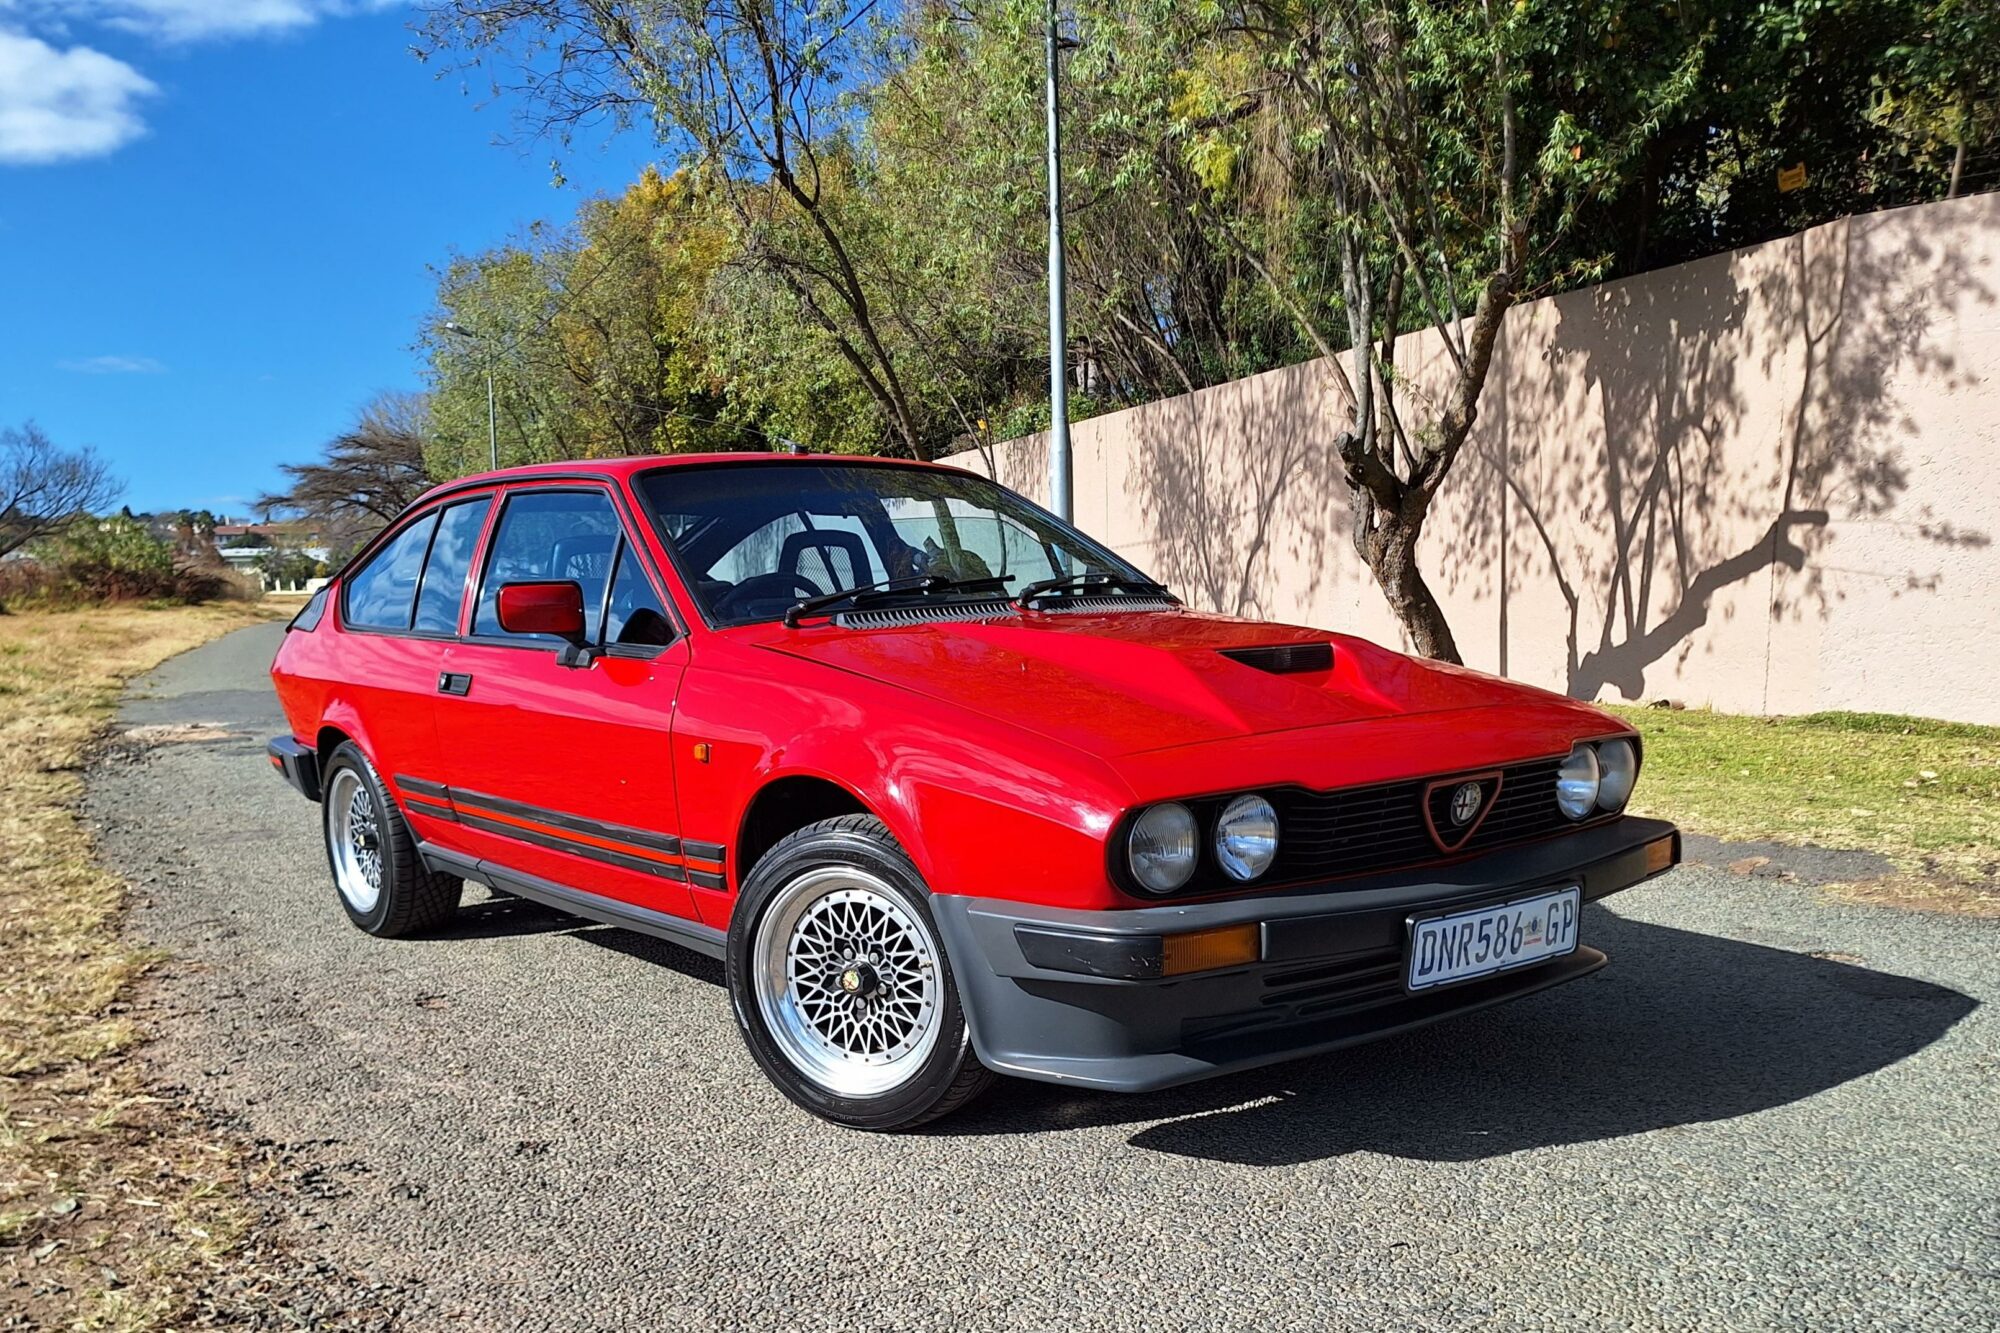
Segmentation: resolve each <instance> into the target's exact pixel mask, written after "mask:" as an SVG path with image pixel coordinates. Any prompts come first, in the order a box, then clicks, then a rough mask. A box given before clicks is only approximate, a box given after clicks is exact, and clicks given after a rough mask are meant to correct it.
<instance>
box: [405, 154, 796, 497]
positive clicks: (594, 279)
mask: <svg viewBox="0 0 2000 1333" xmlns="http://www.w3.org/2000/svg"><path fill="white" fill-rule="evenodd" d="M730 245H731V243H730V240H729V235H728V232H727V229H726V227H725V226H724V225H723V223H722V222H721V220H720V219H719V218H718V217H717V216H716V204H715V201H714V200H713V199H712V198H711V197H709V196H708V194H707V192H706V190H705V188H704V187H703V186H702V184H701V183H700V181H699V179H698V178H696V177H694V176H693V175H692V174H691V173H686V172H683V173H680V174H678V175H675V176H672V177H663V176H661V175H660V174H659V173H658V172H656V171H651V170H648V171H647V172H645V173H644V174H642V176H641V177H640V179H639V180H638V181H637V182H636V183H635V184H633V185H632V186H631V187H630V188H629V189H628V190H626V191H625V193H624V194H623V195H621V196H619V197H618V198H616V199H610V200H604V199H598V200H592V201H591V202H590V203H588V204H587V205H585V207H584V209H583V210H582V212H581V214H580V216H579V217H578V219H577V221H576V223H575V225H574V226H572V227H569V228H565V229H562V230H555V229H551V228H537V229H534V230H533V231H531V232H530V233H529V234H528V235H527V236H525V237H523V238H522V239H521V240H520V241H518V242H516V243H513V244H510V245H506V246H502V247H500V248H498V249H496V250H493V251H489V252H487V253H485V254H481V255H475V256H469V257H464V258H460V259H458V260H456V261H454V262H453V263H452V264H451V265H450V266H449V267H448V268H446V269H445V270H444V272H443V273H442V274H441V275H440V281H439V291H438V309H437V312H436V315H435V317H434V318H433V320H432V322H431V324H430V327H429V328H428V330H427V331H426V332H425V334H424V335H423V343H424V345H425V347H426V348H427V350H428V352H429V355H430V369H431V378H432V398H431V404H432V418H433V421H434V423H435V438H434V440H433V442H432V445H431V447H430V454H429V457H430V466H431V467H432V468H433V470H434V471H436V472H437V473H438V475H441V476H452V475H460V474H463V473H466V472H470V471H475V470H478V469H480V468H483V467H485V466H486V462H487V402H486V374H487V372H488V370H489V368H490V369H491V371H492V373H493V375H494V380H495V388H496V393H495V403H496V409H497V412H496V414H497V418H498V427H497V435H498V437H499V452H500V457H501V461H502V462H503V463H509V464H512V463H523V462H536V461H547V460H553V459H560V458H574V457H591V456H603V455H616V454H642V453H655V452H675V451H685V450H691V449H745V448H749V449H755V448H760V447H763V444H764V438H765V437H764V433H763V430H762V428H761V425H760V422H761V419H762V416H763V406H762V404H761V402H760V401H758V399H757V397H756V395H755V394H745V393H743V392H741V386H739V385H736V384H734V383H733V382H732V381H731V380H730V379H729V377H727V376H726V375H724V374H722V373H719V372H718V370H717V368H716V365H715V350H714V346H713V337H712V331H711V330H710V329H709V328H708V327H707V326H706V324H705V320H704V317H705V311H706V308H707V306H708V304H709V301H710V299H711V287H712V284H713V282H714V280H715V276H716V274H717V272H718V270H719V269H720V268H721V267H722V265H723V264H724V263H725V262H727V260H728V258H729V256H730V254H731V249H730ZM447 324H456V325H458V326H459V327H461V328H466V329H469V330H473V331H474V332H475V333H476V335H477V336H476V337H475V338H471V339H468V338H464V337H460V336H457V335H455V334H453V333H451V332H450V331H449V330H448V329H447V328H446V325H447Z"/></svg>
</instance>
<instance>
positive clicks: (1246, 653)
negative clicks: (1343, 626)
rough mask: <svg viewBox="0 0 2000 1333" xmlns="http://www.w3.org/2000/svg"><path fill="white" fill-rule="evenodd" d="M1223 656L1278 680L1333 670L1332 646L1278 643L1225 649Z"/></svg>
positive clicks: (1324, 644) (1327, 644)
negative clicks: (1278, 677) (1268, 673)
mask: <svg viewBox="0 0 2000 1333" xmlns="http://www.w3.org/2000/svg"><path fill="white" fill-rule="evenodd" d="M1222 655H1223V656H1224V657H1228V658H1233V659H1235V660H1236V661H1238V662H1241V663H1242V664H1243V665H1244V666H1248V667H1256V668H1257V669H1258V670H1259V671H1268V672H1270V673H1271V674H1272V675H1274V676H1288V675H1291V674H1293V673H1294V672H1299V671H1330V670H1332V669H1333V645H1332V644H1330V643H1274V644H1271V645H1270V646H1269V647H1265V648H1224V649H1223V650H1222Z"/></svg>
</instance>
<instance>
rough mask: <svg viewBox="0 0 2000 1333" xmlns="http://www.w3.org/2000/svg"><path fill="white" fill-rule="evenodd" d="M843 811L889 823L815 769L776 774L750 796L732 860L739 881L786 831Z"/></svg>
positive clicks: (832, 816) (796, 829) (881, 814)
mask: <svg viewBox="0 0 2000 1333" xmlns="http://www.w3.org/2000/svg"><path fill="white" fill-rule="evenodd" d="M841 815H873V816H874V817H875V818H877V819H881V820H882V821H883V823H884V824H888V823H889V820H887V819H885V818H884V817H883V812H882V811H880V810H877V809H875V808H874V807H873V806H871V805H869V803H868V802H867V801H865V800H863V799H862V798H861V797H860V795H859V794H857V793H856V792H854V791H853V790H851V789H850V788H848V787H846V786H843V785H842V784H840V783H838V782H835V781H833V780H832V779H831V778H827V777H822V776H820V775H818V774H815V773H786V774H782V775H779V776H775V777H772V778H771V779H770V780H768V781H767V782H765V783H764V784H763V785H762V786H761V787H759V788H758V789H757V791H756V793H755V794H754V795H752V796H751V798H750V801H749V804H747V805H746V806H744V808H743V817H742V818H741V819H740V820H738V821H737V826H736V846H735V848H734V858H733V859H734V861H735V865H736V876H737V882H738V883H739V884H740V883H741V882H742V881H743V880H745V879H748V878H749V875H750V872H751V870H752V869H754V868H755V867H756V865H757V862H758V861H760V860H762V859H763V857H764V854H765V853H766V852H768V851H770V850H771V848H772V847H774V846H776V845H777V843H778V841H779V840H780V839H782V838H784V837H785V835H787V834H789V833H795V832H797V831H798V830H799V829H802V828H804V827H805V826H806V825H808V824H817V823H818V822H819V821H821V820H822V819H834V818H837V817H839V816H841ZM906 850H907V848H906Z"/></svg>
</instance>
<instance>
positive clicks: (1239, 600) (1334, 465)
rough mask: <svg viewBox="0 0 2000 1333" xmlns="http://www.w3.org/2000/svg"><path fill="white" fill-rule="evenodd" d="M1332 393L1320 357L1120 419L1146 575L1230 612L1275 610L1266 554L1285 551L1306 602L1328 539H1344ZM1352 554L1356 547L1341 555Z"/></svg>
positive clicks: (1321, 572) (1320, 578)
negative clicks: (1127, 427)
mask: <svg viewBox="0 0 2000 1333" xmlns="http://www.w3.org/2000/svg"><path fill="white" fill-rule="evenodd" d="M1340 403H1341V399H1340V396H1339V390H1338V389H1337V388H1336V387H1335V385H1334V381H1333V377H1332V375H1331V374H1330V373H1328V371H1327V370H1326V368H1325V367H1324V366H1322V365H1320V364H1318V363H1312V364H1307V365H1302V366H1294V367H1291V368H1289V369H1286V370H1278V371H1272V372H1270V373H1268V374H1264V375H1259V376H1255V377H1253V378H1251V379H1247V380H1239V381H1237V382H1236V383H1234V384H1230V385H1226V386H1223V387H1221V388H1218V389H1210V390H1204V391H1202V392H1200V393H1195V394H1188V395H1184V396H1182V397H1179V398H1175V399H1171V400H1168V401H1165V402H1161V403H1156V404H1149V405H1147V406H1146V407H1144V408H1141V409H1139V410H1138V411H1136V412H1134V413H1133V414H1132V415H1131V417H1130V418H1129V420H1130V422H1131V429H1132V433H1133V449H1132V454H1131V472H1130V474H1129V477H1128V480H1127V485H1128V487H1130V488H1131V489H1132V490H1133V491H1134V492H1135V495H1134V497H1133V498H1134V500H1136V507H1137V509H1138V511H1139V515H1140V517H1141V518H1142V520H1143V521H1144V524H1145V528H1146V531H1147V534H1148V538H1149V541H1150V544H1151V547H1152V551H1151V561H1150V564H1151V568H1150V570H1149V571H1148V572H1149V573H1151V574H1152V575H1153V576H1154V577H1156V578H1159V579H1162V580H1164V581H1165V582H1166V583H1167V584H1168V585H1169V586H1170V587H1172V588H1173V589H1174V590H1175V591H1176V592H1178V593H1179V594H1180V595H1181V596H1182V597H1183V598H1184V599H1185V600H1187V601H1188V602H1190V603H1191V604H1193V605H1195V606H1199V607H1202V608H1205V609H1208V610H1214V611H1221V612H1225V613H1227V614H1229V615H1240V616H1252V617H1268V616H1270V615H1272V614H1273V613H1274V612H1273V607H1272V605H1271V599H1270V596H1269V594H1270V592H1271V590H1272V581H1273V573H1272V566H1273V558H1274V557H1275V556H1278V555H1284V556H1288V557H1290V559H1289V561H1288V567H1289V568H1291V569H1294V570H1299V571H1302V578H1303V579H1304V583H1303V585H1302V586H1298V585H1295V586H1290V587H1287V589H1286V593H1287V600H1290V601H1295V602H1298V603H1307V602H1310V601H1311V600H1312V599H1313V598H1314V597H1315V596H1316V594H1317V593H1318V592H1319V591H1320V588H1321V586H1322V584H1323V582H1324V579H1325V576H1326V570H1327V562H1328V559H1329V558H1338V552H1337V551H1335V552H1330V551H1329V544H1330V543H1345V542H1346V540H1347V538H1346V532H1345V529H1344V528H1342V527H1341V517H1340V516H1341V515H1344V514H1345V513H1346V512H1347V508H1346V506H1347V487H1346V483H1345V481H1344V480H1343V479H1342V476H1341V471H1340V460H1339V458H1338V457H1337V456H1336V455H1335V453H1334V452H1333V447H1332V441H1333V438H1334V435H1335V432H1336V431H1337V429H1338V422H1339V420H1340ZM1346 558H1347V559H1348V560H1349V561H1350V562H1352V561H1353V559H1354V556H1353V552H1352V550H1351V548H1350V549H1348V550H1347V551H1346Z"/></svg>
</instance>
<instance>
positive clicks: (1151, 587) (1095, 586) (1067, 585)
mask: <svg viewBox="0 0 2000 1333" xmlns="http://www.w3.org/2000/svg"><path fill="white" fill-rule="evenodd" d="M1107 592H1108V593H1121V594H1124V595H1127V596H1132V597H1166V598H1172V597H1173V594H1172V593H1171V592H1169V591H1167V585H1166V584H1164V583H1155V582H1153V581H1152V580H1151V579H1142V578H1132V577H1128V576H1126V575H1124V574H1106V573H1101V572H1098V571H1095V570H1093V571H1090V572H1088V573H1083V574H1064V575H1062V576H1061V577H1059V578H1053V579H1043V580H1042V581H1041V582H1039V583H1030V584H1029V585H1028V586H1027V587H1025V588H1023V589H1021V591H1019V592H1017V593H1015V594H1014V605H1016V606H1026V605H1027V604H1028V603H1030V602H1032V601H1034V600H1035V599H1036V598H1038V597H1047V596H1051V595H1053V594H1057V593H1062V594H1067V595H1069V596H1073V597H1080V596H1083V595H1085V594H1091V595H1095V594H1098V593H1107Z"/></svg>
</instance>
